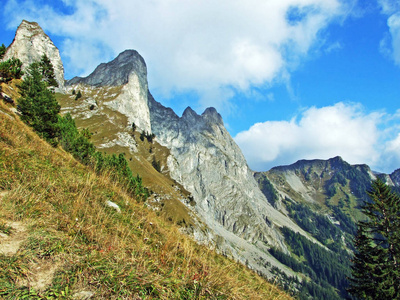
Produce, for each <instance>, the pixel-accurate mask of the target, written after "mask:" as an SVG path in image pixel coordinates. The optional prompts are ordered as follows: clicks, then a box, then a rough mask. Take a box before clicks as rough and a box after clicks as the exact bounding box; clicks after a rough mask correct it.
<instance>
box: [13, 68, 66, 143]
mask: <svg viewBox="0 0 400 300" xmlns="http://www.w3.org/2000/svg"><path fill="white" fill-rule="evenodd" d="M20 93H21V98H19V100H18V110H19V111H20V113H21V119H22V120H23V121H24V122H25V123H27V124H28V125H30V126H32V127H33V128H34V129H35V130H36V131H37V132H38V133H39V135H41V136H42V137H43V138H45V139H46V140H47V141H49V142H51V143H55V140H56V139H55V138H56V137H57V135H58V131H59V130H58V126H57V122H58V113H59V112H60V105H59V104H58V102H57V100H56V98H55V96H54V92H53V91H51V90H49V89H48V84H47V82H46V81H43V76H42V72H41V68H40V65H39V63H33V64H31V65H30V66H29V68H28V71H27V75H26V77H25V79H24V80H23V81H22V83H21V85H20Z"/></svg>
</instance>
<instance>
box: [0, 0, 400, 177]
mask: <svg viewBox="0 0 400 300" xmlns="http://www.w3.org/2000/svg"><path fill="white" fill-rule="evenodd" d="M1 1H2V4H3V3H4V5H2V6H3V8H2V9H1V14H2V15H1V16H0V23H1V27H0V43H4V44H5V45H6V46H7V45H9V44H10V43H11V42H12V39H13V36H14V33H15V30H16V28H17V26H18V25H19V23H20V22H21V20H22V19H26V20H29V21H36V22H38V23H39V25H40V26H41V27H42V28H43V29H44V30H45V32H46V33H47V34H48V35H49V36H50V38H51V39H52V40H53V41H54V43H55V44H56V46H57V47H58V48H59V49H60V52H61V56H62V59H63V62H64V68H65V76H66V78H67V79H69V78H71V77H73V76H75V75H87V74H89V73H90V72H91V71H93V70H94V68H95V67H96V66H97V65H98V64H100V63H101V62H107V61H109V60H111V59H113V58H114V57H115V56H116V55H118V53H120V52H122V51H123V50H125V49H136V50H138V51H139V53H140V54H141V55H142V56H143V57H144V59H145V60H146V63H147V66H148V79H149V88H150V91H151V92H152V94H153V95H154V97H155V99H156V100H158V101H160V102H161V103H163V104H164V105H165V106H170V107H172V108H173V109H174V110H175V111H176V112H177V113H178V114H181V113H182V111H183V110H184V109H185V108H186V107H187V106H191V107H192V108H193V109H195V110H196V111H197V112H198V113H202V111H203V110H204V109H205V108H206V107H208V106H214V107H216V108H217V109H218V111H219V112H220V113H221V115H222V116H223V118H224V122H225V125H226V127H227V129H228V131H229V132H230V134H231V135H232V136H233V137H234V139H235V140H236V142H237V143H238V144H239V146H240V148H241V149H242V151H243V153H244V155H245V156H246V159H247V161H248V163H249V166H250V167H251V168H252V169H254V170H257V171H261V170H268V169H269V168H271V167H273V166H276V165H282V164H291V163H294V162H295V161H296V160H298V159H313V158H319V159H327V158H330V157H333V156H336V155H340V156H342V157H343V159H345V160H346V161H348V162H349V163H352V164H358V163H366V164H368V165H370V166H371V167H372V168H373V169H374V170H376V171H381V172H389V173H390V172H392V171H394V170H395V169H397V168H400V107H399V103H400V101H399V99H400V1H399V0H246V1H244V0H220V1H218V2H216V1H211V0H193V1H183V0H154V1H143V0H142V1H140V0H115V1H108V0H85V1H79V0H35V1H33V0H1Z"/></svg>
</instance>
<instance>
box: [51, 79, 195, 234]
mask: <svg viewBox="0 0 400 300" xmlns="http://www.w3.org/2000/svg"><path fill="white" fill-rule="evenodd" d="M121 89H122V87H121V86H117V87H114V86H113V87H96V88H94V87H89V86H85V85H79V86H78V88H77V90H76V91H75V94H72V88H70V89H69V90H68V93H67V94H56V97H57V100H58V102H59V103H60V105H61V108H62V109H61V110H62V114H65V113H67V112H68V113H70V114H71V115H72V116H73V118H74V120H75V122H76V125H77V126H78V128H88V129H89V131H90V132H91V133H92V134H93V135H92V138H91V141H92V142H93V144H94V145H95V146H96V147H97V148H98V149H99V150H100V151H104V152H106V153H108V154H117V155H118V154H119V153H124V154H125V157H126V158H127V160H128V164H129V166H130V168H131V169H132V170H134V172H135V173H137V174H139V175H140V177H142V178H143V182H144V184H145V185H146V186H147V187H148V188H149V189H150V190H151V191H153V192H154V194H153V199H150V202H151V203H152V206H153V207H155V208H156V209H159V210H160V211H162V212H163V213H164V214H165V215H166V216H167V218H169V219H171V220H173V221H174V222H176V223H178V224H185V225H186V226H187V227H190V226H191V225H193V224H194V223H196V220H194V219H196V217H194V216H193V215H191V214H190V213H189V210H188V209H187V208H186V207H185V206H184V205H183V204H182V202H186V203H190V201H191V198H190V193H189V192H187V191H186V190H185V189H184V188H183V187H182V186H181V185H179V184H178V183H177V182H175V181H174V180H172V179H171V178H170V177H169V172H168V169H167V157H168V156H169V150H168V149H167V148H165V147H162V146H161V145H160V144H158V143H157V141H156V139H155V140H154V141H152V142H149V141H147V139H144V140H143V141H142V140H141V139H140V134H141V133H140V132H139V131H138V130H136V131H133V130H132V124H128V119H127V117H126V116H125V115H123V114H121V113H118V112H116V111H114V110H112V109H110V108H109V107H108V106H107V104H109V103H110V102H112V101H113V100H115V98H116V97H117V96H118V95H119V94H120V93H121ZM78 91H80V92H81V95H82V97H81V98H79V99H76V93H78ZM91 106H92V110H91V109H90V107H91ZM116 140H119V141H121V140H122V141H124V142H123V143H121V142H117V143H116V142H115V141H116ZM153 161H157V162H159V164H160V169H161V170H160V172H158V171H157V170H156V169H155V168H154V167H153V166H152V162H153ZM179 199H180V200H181V201H182V202H181V201H179Z"/></svg>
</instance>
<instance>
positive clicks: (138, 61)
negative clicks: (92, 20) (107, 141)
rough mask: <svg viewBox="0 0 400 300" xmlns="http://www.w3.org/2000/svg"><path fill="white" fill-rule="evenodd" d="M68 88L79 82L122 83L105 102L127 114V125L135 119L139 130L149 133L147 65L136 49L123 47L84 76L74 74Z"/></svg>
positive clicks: (97, 85) (102, 85)
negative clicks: (112, 97) (119, 89)
mask: <svg viewBox="0 0 400 300" xmlns="http://www.w3.org/2000/svg"><path fill="white" fill-rule="evenodd" d="M66 85H67V87H68V90H70V89H76V90H78V89H80V88H79V86H80V85H84V86H90V87H93V88H99V90H100V89H101V88H106V87H112V86H122V89H121V91H120V92H119V94H118V96H117V97H115V98H114V100H112V101H109V102H107V103H106V105H107V106H108V107H109V108H111V109H113V110H114V111H118V112H119V113H122V114H123V115H125V116H126V117H127V118H128V124H127V126H131V125H132V123H135V125H136V127H137V128H138V129H139V130H144V131H146V132H148V133H151V132H152V130H151V124H150V112H149V104H148V92H147V91H148V84H147V68H146V63H145V62H144V59H143V58H142V57H141V56H140V55H139V53H137V52H136V51H135V50H126V51H124V52H122V53H121V54H119V55H118V56H117V57H116V58H115V59H114V60H112V61H110V62H108V63H103V64H101V65H99V66H98V67H97V68H96V69H95V70H94V71H93V72H92V73H91V74H90V75H89V76H87V77H83V78H82V77H74V78H72V79H71V80H68V81H67V83H66Z"/></svg>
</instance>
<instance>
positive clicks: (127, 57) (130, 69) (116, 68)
mask: <svg viewBox="0 0 400 300" xmlns="http://www.w3.org/2000/svg"><path fill="white" fill-rule="evenodd" d="M132 73H135V74H136V75H137V76H138V77H139V78H140V79H142V81H145V84H143V85H146V87H147V68H146V63H145V62H144V59H143V58H142V57H141V56H140V55H139V53H138V52H137V51H135V50H125V51H124V52H122V53H120V54H119V55H118V56H117V57H116V58H115V59H114V60H112V61H110V62H108V63H102V64H100V65H99V66H98V67H97V68H96V69H95V70H94V71H93V72H92V73H91V74H90V75H89V76H87V77H74V78H72V79H71V80H68V81H67V85H75V84H79V83H82V84H87V85H90V86H95V87H99V86H119V85H125V84H127V83H128V82H129V81H130V80H129V76H131V75H132Z"/></svg>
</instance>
